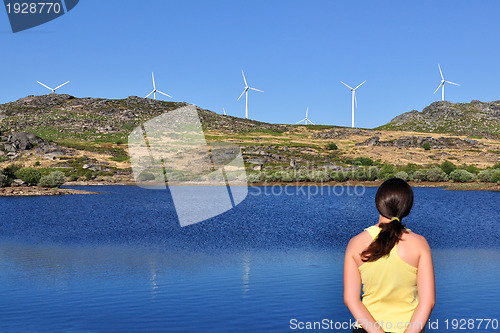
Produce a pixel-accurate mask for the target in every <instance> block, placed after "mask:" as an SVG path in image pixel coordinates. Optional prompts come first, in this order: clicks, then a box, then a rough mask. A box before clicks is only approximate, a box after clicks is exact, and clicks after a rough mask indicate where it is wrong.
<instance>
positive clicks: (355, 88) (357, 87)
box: [354, 80, 366, 90]
mask: <svg viewBox="0 0 500 333" xmlns="http://www.w3.org/2000/svg"><path fill="white" fill-rule="evenodd" d="M365 82H366V80H364V81H363V82H362V83H361V84H360V85H359V86H357V87H356V88H354V90H356V89H358V88H359V87H361V86H362V85H363V84H364V83H365Z"/></svg>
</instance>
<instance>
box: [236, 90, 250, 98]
mask: <svg viewBox="0 0 500 333" xmlns="http://www.w3.org/2000/svg"><path fill="white" fill-rule="evenodd" d="M247 90H248V88H245V90H243V92H242V93H241V95H240V97H238V99H237V100H236V101H239V100H240V98H241V96H243V95H244V94H245V93H246V92H247Z"/></svg>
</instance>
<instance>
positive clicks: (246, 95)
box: [236, 70, 263, 119]
mask: <svg viewBox="0 0 500 333" xmlns="http://www.w3.org/2000/svg"><path fill="white" fill-rule="evenodd" d="M241 74H243V80H244V81H245V90H243V92H242V93H241V95H240V97H238V99H237V100H236V101H239V100H240V98H241V96H243V94H245V97H246V107H245V118H246V119H248V89H252V90H255V91H260V92H263V91H262V90H259V89H255V88H252V87H249V86H248V84H247V79H246V78H245V73H243V70H241Z"/></svg>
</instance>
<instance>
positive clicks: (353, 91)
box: [340, 80, 366, 128]
mask: <svg viewBox="0 0 500 333" xmlns="http://www.w3.org/2000/svg"><path fill="white" fill-rule="evenodd" d="M340 82H341V83H342V84H343V85H344V86H346V87H347V88H349V89H351V93H352V128H354V106H356V107H358V101H357V100H356V89H358V88H359V87H361V86H362V85H363V84H364V83H365V82H366V80H364V81H363V82H361V83H360V84H359V85H358V86H357V87H356V88H352V87H350V86H348V85H347V84H345V83H344V82H342V81H340Z"/></svg>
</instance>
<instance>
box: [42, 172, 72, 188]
mask: <svg viewBox="0 0 500 333" xmlns="http://www.w3.org/2000/svg"><path fill="white" fill-rule="evenodd" d="M65 181H66V177H65V176H64V173H62V172H61V171H53V172H51V173H50V174H49V175H47V176H42V177H41V178H40V180H39V181H38V186H42V187H61V185H62V184H64V182H65Z"/></svg>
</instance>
